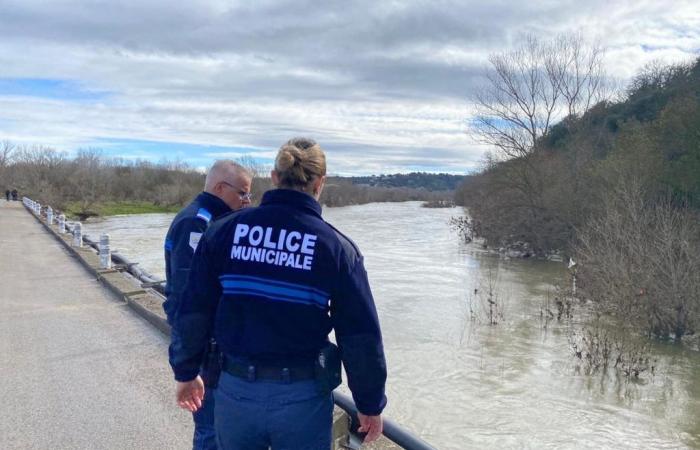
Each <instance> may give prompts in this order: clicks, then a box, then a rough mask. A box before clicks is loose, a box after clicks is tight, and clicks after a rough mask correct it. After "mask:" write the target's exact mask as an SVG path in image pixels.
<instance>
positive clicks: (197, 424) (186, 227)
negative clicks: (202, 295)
mask: <svg viewBox="0 0 700 450" xmlns="http://www.w3.org/2000/svg"><path fill="white" fill-rule="evenodd" d="M251 182H252V180H251V175H250V173H249V172H248V171H247V170H246V169H245V168H244V167H243V166H241V165H240V164H238V163H235V162H233V161H230V160H220V161H216V162H215V163H214V164H213V165H212V167H211V169H210V170H209V172H208V173H207V177H206V181H205V184H204V191H203V192H202V193H200V194H199V195H198V196H197V197H196V198H195V199H194V200H193V201H192V203H190V204H189V205H187V206H186V207H185V208H183V209H182V210H181V211H180V212H179V213H178V214H177V215H176V216H175V218H174V219H173V222H172V224H171V225H170V229H169V230H168V233H167V235H166V237H165V276H166V285H165V293H166V296H167V299H166V301H165V302H164V303H163V309H164V310H165V313H166V315H167V318H168V323H169V324H170V325H171V326H172V324H173V317H174V315H175V312H176V311H177V309H178V308H179V307H180V301H181V296H182V293H183V290H184V287H185V283H186V281H187V277H188V275H189V272H190V266H191V263H192V256H193V255H194V251H195V249H196V248H197V245H198V243H199V239H200V238H201V236H202V234H203V233H204V232H205V231H206V229H207V227H208V226H209V224H210V223H211V222H212V221H214V220H215V219H217V218H218V217H220V216H222V215H224V214H226V213H227V212H229V211H231V210H237V209H241V208H244V207H246V206H248V205H250V188H251ZM193 419H194V437H193V449H194V450H205V449H206V450H210V449H216V434H215V430H214V398H213V396H212V395H211V393H210V395H207V396H206V398H205V399H204V401H203V406H202V408H201V409H200V410H199V411H197V412H195V413H194V414H193Z"/></svg>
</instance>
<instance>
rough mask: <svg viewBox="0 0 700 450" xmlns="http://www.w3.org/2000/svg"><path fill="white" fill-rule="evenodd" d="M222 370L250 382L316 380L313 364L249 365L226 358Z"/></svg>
mask: <svg viewBox="0 0 700 450" xmlns="http://www.w3.org/2000/svg"><path fill="white" fill-rule="evenodd" d="M222 369H223V370H224V372H226V373H228V374H230V375H233V376H234V377H238V378H244V379H246V380H248V381H255V380H265V381H282V382H285V383H291V382H293V381H302V380H312V379H314V378H316V372H315V369H314V366H313V365H311V364H308V365H295V366H287V367H282V366H271V365H262V364H248V363H244V362H240V361H236V360H232V359H230V358H226V357H224V358H223V365H222Z"/></svg>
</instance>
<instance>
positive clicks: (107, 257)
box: [99, 234, 112, 269]
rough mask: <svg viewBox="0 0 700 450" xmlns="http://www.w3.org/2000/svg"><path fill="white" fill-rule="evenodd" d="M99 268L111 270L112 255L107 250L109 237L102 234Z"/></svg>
mask: <svg viewBox="0 0 700 450" xmlns="http://www.w3.org/2000/svg"><path fill="white" fill-rule="evenodd" d="M99 248H100V268H102V269H111V268H112V255H111V252H110V250H109V235H108V234H103V235H101V236H100V245H99Z"/></svg>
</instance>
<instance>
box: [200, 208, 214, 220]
mask: <svg viewBox="0 0 700 450" xmlns="http://www.w3.org/2000/svg"><path fill="white" fill-rule="evenodd" d="M197 217H199V218H200V219H202V220H204V221H205V222H206V223H209V222H210V221H211V213H210V212H209V211H207V210H206V209H204V208H199V211H197Z"/></svg>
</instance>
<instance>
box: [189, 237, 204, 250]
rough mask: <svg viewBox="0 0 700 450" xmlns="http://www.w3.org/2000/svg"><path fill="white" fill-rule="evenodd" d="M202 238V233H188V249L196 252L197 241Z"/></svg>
mask: <svg viewBox="0 0 700 450" xmlns="http://www.w3.org/2000/svg"><path fill="white" fill-rule="evenodd" d="M201 238H202V233H195V232H192V233H190V247H192V250H193V251H195V250H197V245H199V240H200V239H201Z"/></svg>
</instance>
